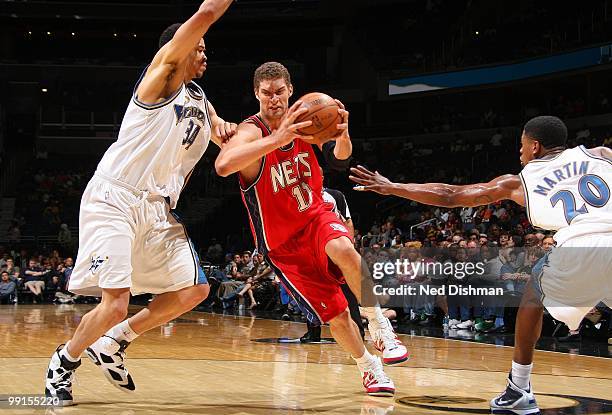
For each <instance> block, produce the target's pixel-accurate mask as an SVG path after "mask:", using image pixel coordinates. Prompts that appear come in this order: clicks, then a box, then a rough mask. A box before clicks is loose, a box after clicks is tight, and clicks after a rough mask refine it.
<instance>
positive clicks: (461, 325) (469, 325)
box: [456, 320, 474, 330]
mask: <svg viewBox="0 0 612 415" xmlns="http://www.w3.org/2000/svg"><path fill="white" fill-rule="evenodd" d="M472 327H474V322H473V321H472V320H465V321H463V322H461V323H459V324H457V327H456V328H457V329H459V330H469V329H471V328H472Z"/></svg>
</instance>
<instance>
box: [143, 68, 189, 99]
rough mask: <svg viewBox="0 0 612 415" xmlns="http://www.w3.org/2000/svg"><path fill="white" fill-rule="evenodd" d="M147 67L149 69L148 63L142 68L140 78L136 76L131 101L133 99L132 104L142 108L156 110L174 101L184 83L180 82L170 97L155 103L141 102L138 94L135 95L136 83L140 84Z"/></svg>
mask: <svg viewBox="0 0 612 415" xmlns="http://www.w3.org/2000/svg"><path fill="white" fill-rule="evenodd" d="M147 69H149V65H147V66H146V67H145V68H144V70H143V71H142V73H141V74H140V78H138V81H136V85H135V86H134V91H132V101H134V104H136V105H138V106H139V107H140V108H142V109H145V110H156V109H158V108H161V107H163V106H165V105H168V104H169V103H170V102H172V101H174V100H175V99H176V97H177V96H178V95H179V94H180V93H181V91H182V89H183V86H184V84H182V85H181V87H180V88H179V89H178V91H176V92H175V93H174V94H173V95H172V96H171V97H170V98H167V99H165V100H163V101H162V102H158V103H157V104H145V103H144V102H141V101H139V100H138V95H136V90H137V89H138V85H140V82H142V78H144V76H145V74H146V73H147Z"/></svg>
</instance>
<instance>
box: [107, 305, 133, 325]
mask: <svg viewBox="0 0 612 415" xmlns="http://www.w3.org/2000/svg"><path fill="white" fill-rule="evenodd" d="M127 306H128V305H127V304H126V303H124V302H123V301H120V300H117V301H114V302H111V303H109V304H105V305H104V306H103V310H104V314H105V315H106V317H107V321H110V322H112V323H113V325H114V324H118V323H121V322H122V321H123V320H125V318H126V317H127V315H128V307H127Z"/></svg>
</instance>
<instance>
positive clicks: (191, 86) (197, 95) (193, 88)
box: [185, 81, 205, 101]
mask: <svg viewBox="0 0 612 415" xmlns="http://www.w3.org/2000/svg"><path fill="white" fill-rule="evenodd" d="M185 88H187V93H188V94H189V95H190V96H191V98H193V99H195V100H198V101H202V98H205V95H204V90H203V89H202V87H201V86H200V85H198V84H196V83H195V82H193V81H190V82H189V83H188V84H186V85H185Z"/></svg>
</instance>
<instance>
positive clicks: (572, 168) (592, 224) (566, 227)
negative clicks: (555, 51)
mask: <svg viewBox="0 0 612 415" xmlns="http://www.w3.org/2000/svg"><path fill="white" fill-rule="evenodd" d="M519 176H520V178H521V180H522V182H523V188H524V189H525V201H526V204H527V215H528V217H529V221H530V222H531V224H532V225H533V226H536V227H538V228H542V229H548V230H555V231H557V233H556V234H555V240H556V241H557V244H558V245H561V244H563V243H564V242H566V241H567V240H569V239H571V238H575V237H578V236H583V235H589V234H595V233H612V201H611V200H610V197H611V192H610V187H611V186H612V161H610V160H607V159H604V158H601V157H597V156H594V155H592V154H590V153H589V152H588V150H587V149H586V148H584V146H579V147H574V148H570V149H567V150H565V151H563V152H562V153H561V154H559V155H558V156H556V157H554V158H551V159H537V160H532V161H530V162H529V163H528V164H527V165H526V166H525V167H524V168H523V171H522V172H521V173H520V175H519Z"/></svg>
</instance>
